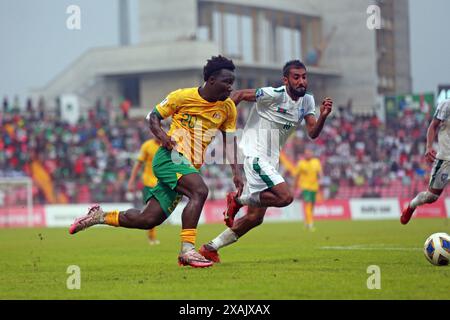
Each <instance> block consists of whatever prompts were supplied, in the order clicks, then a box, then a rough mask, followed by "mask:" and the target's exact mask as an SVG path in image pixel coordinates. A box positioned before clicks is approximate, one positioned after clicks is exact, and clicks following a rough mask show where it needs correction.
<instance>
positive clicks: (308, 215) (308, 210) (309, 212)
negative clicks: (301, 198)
mask: <svg viewBox="0 0 450 320" xmlns="http://www.w3.org/2000/svg"><path fill="white" fill-rule="evenodd" d="M305 220H306V224H307V225H312V223H313V205H312V203H311V202H307V203H306V204H305Z"/></svg>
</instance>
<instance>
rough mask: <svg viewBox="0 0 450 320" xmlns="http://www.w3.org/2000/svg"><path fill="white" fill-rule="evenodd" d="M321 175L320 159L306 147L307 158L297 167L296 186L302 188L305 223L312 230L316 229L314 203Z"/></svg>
mask: <svg viewBox="0 0 450 320" xmlns="http://www.w3.org/2000/svg"><path fill="white" fill-rule="evenodd" d="M321 177H322V166H321V164H320V160H319V159H318V158H315V157H314V154H313V152H312V150H310V149H306V150H305V158H304V159H301V160H299V161H298V163H297V167H296V168H295V178H296V182H297V183H296V186H297V187H298V188H300V189H301V190H302V195H303V201H304V202H305V225H306V228H307V229H308V230H310V231H314V221H313V216H314V214H313V212H314V204H315V203H316V195H317V192H318V191H319V181H320V179H321Z"/></svg>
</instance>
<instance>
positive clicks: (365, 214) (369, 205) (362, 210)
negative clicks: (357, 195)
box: [350, 198, 400, 220]
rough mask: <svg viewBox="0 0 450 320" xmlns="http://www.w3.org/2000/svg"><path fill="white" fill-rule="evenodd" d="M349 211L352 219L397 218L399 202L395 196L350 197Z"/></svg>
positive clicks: (398, 216) (398, 215)
mask: <svg viewBox="0 0 450 320" xmlns="http://www.w3.org/2000/svg"><path fill="white" fill-rule="evenodd" d="M350 211H351V214H352V219H353V220H383V219H398V218H400V203H399V201H398V199H397V198H386V199H351V200H350Z"/></svg>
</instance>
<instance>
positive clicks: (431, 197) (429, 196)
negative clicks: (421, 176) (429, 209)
mask: <svg viewBox="0 0 450 320" xmlns="http://www.w3.org/2000/svg"><path fill="white" fill-rule="evenodd" d="M438 198H439V196H438V195H436V194H434V193H431V192H429V191H424V192H421V193H419V194H418V195H417V196H416V197H415V198H414V199H412V200H411V202H410V203H409V206H410V207H411V209H416V208H417V207H418V206H421V205H423V204H425V203H432V202H435V201H436V200H437V199H438Z"/></svg>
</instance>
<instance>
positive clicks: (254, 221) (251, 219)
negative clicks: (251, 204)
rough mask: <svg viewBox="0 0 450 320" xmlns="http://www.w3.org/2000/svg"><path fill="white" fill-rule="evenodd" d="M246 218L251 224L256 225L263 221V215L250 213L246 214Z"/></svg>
mask: <svg viewBox="0 0 450 320" xmlns="http://www.w3.org/2000/svg"><path fill="white" fill-rule="evenodd" d="M247 220H248V221H249V222H250V223H251V225H252V226H254V227H256V226H259V225H260V224H262V223H263V221H264V215H258V214H252V215H249V216H247Z"/></svg>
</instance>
